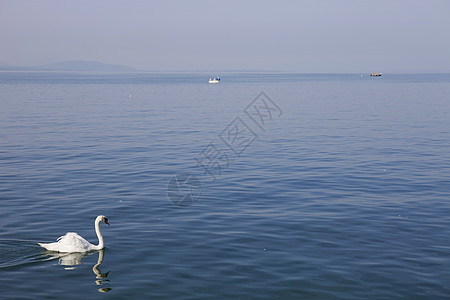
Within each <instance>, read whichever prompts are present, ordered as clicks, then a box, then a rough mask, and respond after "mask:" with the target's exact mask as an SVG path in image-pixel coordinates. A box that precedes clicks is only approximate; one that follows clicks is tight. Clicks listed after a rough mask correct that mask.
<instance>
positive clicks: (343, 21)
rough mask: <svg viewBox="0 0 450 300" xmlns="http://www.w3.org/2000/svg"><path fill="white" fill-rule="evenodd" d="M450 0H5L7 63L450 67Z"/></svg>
mask: <svg viewBox="0 0 450 300" xmlns="http://www.w3.org/2000/svg"><path fill="white" fill-rule="evenodd" d="M449 37H450V1H449V0H426V1H425V0H424V1H422V0H417V1H415V0H408V1H406V0H298V1H283V0H276V1H275V0H274V1H262V0H260V1H250V0H239V1H227V0H221V1H193V0H189V1H188V0H184V1H175V0H174V1H170V0H166V1H162V0H161V1H158V0H152V1H148V0H146V1H125V0H124V1H111V0H100V1H92V0H88V1H85V0H76V1H61V0H55V1H49V0H40V1H32V0H30V1H23V0H0V61H7V62H9V63H12V64H16V65H39V64H46V63H51V62H57V61H63V60H96V61H100V62H104V63H111V64H123V65H128V66H131V67H135V68H138V69H149V70H225V69H258V70H280V71H295V72H300V73H323V72H332V73H339V72H344V73H345V72H356V73H367V72H384V73H387V72H450V38H449Z"/></svg>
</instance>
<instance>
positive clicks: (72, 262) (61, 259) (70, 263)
mask: <svg viewBox="0 0 450 300" xmlns="http://www.w3.org/2000/svg"><path fill="white" fill-rule="evenodd" d="M95 252H98V259H97V263H96V264H95V265H94V266H93V267H92V272H94V274H95V279H96V280H95V284H96V285H103V284H107V283H109V282H110V281H109V279H108V278H107V277H108V275H109V271H108V272H106V273H102V271H101V270H100V265H101V264H102V262H103V259H104V257H105V250H104V249H102V250H97V251H91V252H84V253H60V252H53V251H46V254H47V255H50V256H51V258H50V259H58V264H59V265H61V266H66V267H65V268H64V269H65V270H73V269H75V268H76V267H75V266H76V265H80V264H82V259H83V258H85V257H87V256H90V255H92V254H94V253H95ZM110 290H111V288H99V289H98V291H99V292H101V293H108V292H109V291H110Z"/></svg>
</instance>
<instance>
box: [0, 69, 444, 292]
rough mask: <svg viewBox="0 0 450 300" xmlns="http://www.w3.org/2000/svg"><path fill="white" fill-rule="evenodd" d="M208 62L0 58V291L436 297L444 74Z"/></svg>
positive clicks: (440, 276) (439, 286)
mask: <svg viewBox="0 0 450 300" xmlns="http://www.w3.org/2000/svg"><path fill="white" fill-rule="evenodd" d="M210 75H211V74H200V73H196V74H188V73H179V74H148V73H140V74H92V73H84V74H83V73H39V72H34V73H24V72H23V73H22V72H1V73H0V224H1V225H0V228H1V230H0V298H4V299H61V298H64V299H106V298H111V299H143V298H146V299H150V298H151V299H430V298H433V299H440V298H449V297H450V75H448V74H432V75H431V74H430V75H420V74H419V75H389V74H387V75H383V76H382V77H378V78H374V77H369V76H367V75H364V76H362V77H361V76H360V74H354V75H352V74H343V75H337V74H336V75H326V74H324V75H289V74H275V73H274V74H233V73H228V74H221V75H222V82H221V83H220V84H208V78H209V77H210ZM261 92H264V94H261ZM99 214H103V215H106V216H107V217H108V218H109V221H110V223H111V226H107V225H105V224H102V226H101V227H102V231H103V235H104V238H105V242H106V249H105V250H104V251H100V252H94V253H88V254H85V255H77V254H72V255H66V256H61V255H59V256H58V255H55V253H49V252H45V251H43V249H42V248H40V247H39V246H38V245H37V244H36V243H37V242H51V241H55V240H56V238H58V237H59V236H61V235H63V234H65V233H66V232H68V231H74V232H78V233H79V234H80V235H82V236H83V237H85V238H86V239H87V240H89V241H91V242H93V243H97V239H96V235H95V232H94V226H93V222H94V219H95V217H96V216H97V215H99Z"/></svg>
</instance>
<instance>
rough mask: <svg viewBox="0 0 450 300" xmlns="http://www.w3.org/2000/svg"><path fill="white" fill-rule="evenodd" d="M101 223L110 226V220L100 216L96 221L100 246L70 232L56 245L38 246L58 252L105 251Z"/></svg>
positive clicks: (60, 238) (58, 240) (96, 231)
mask: <svg viewBox="0 0 450 300" xmlns="http://www.w3.org/2000/svg"><path fill="white" fill-rule="evenodd" d="M100 222H105V223H106V224H108V225H109V223H108V218H107V217H105V216H98V217H97V218H96V219H95V233H97V237H98V245H93V244H91V243H89V242H88V241H86V240H85V239H84V238H83V237H81V236H80V235H78V233H75V232H68V233H66V235H63V236H60V237H59V238H58V239H57V240H56V242H54V243H48V244H44V243H38V244H39V246H41V247H44V248H45V249H47V250H50V251H56V252H88V251H93V250H100V249H103V248H105V244H104V242H103V236H102V232H101V231H100Z"/></svg>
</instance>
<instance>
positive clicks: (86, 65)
mask: <svg viewBox="0 0 450 300" xmlns="http://www.w3.org/2000/svg"><path fill="white" fill-rule="evenodd" d="M0 70H4V71H5V70H8V71H99V72H132V71H138V70H136V69H134V68H131V67H127V66H121V65H110V64H104V63H101V62H97V61H84V60H71V61H61V62H56V63H52V64H46V65H41V66H35V67H18V66H14V65H11V64H9V63H7V62H5V61H0Z"/></svg>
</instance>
